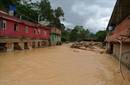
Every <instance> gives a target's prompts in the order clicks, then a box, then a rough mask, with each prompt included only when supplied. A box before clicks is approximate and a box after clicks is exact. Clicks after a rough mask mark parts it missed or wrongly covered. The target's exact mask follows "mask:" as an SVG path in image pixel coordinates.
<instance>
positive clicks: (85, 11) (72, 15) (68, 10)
mask: <svg viewBox="0 0 130 85" xmlns="http://www.w3.org/2000/svg"><path fill="white" fill-rule="evenodd" d="M50 1H51V4H52V6H53V8H56V7H58V6H61V7H62V8H63V10H64V12H65V19H66V21H64V22H63V23H65V25H66V26H69V27H73V26H75V25H83V26H85V27H87V28H89V29H90V30H91V31H92V32H96V31H98V30H103V29H105V28H106V26H107V23H108V21H109V18H110V16H111V13H112V10H113V7H114V4H115V2H116V0H50ZM68 24H69V25H68ZM71 25H72V26H71Z"/></svg>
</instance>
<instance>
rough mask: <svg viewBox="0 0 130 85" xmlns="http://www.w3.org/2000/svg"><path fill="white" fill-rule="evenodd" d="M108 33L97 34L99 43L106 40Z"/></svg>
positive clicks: (100, 32) (99, 32)
mask: <svg viewBox="0 0 130 85" xmlns="http://www.w3.org/2000/svg"><path fill="white" fill-rule="evenodd" d="M106 35H107V32H106V31H98V32H97V33H96V38H97V40H98V41H100V42H103V41H104V40H105V38H106Z"/></svg>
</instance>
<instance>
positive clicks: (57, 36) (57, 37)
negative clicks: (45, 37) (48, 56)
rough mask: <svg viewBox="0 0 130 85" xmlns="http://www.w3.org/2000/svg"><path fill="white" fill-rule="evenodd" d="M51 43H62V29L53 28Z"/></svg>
mask: <svg viewBox="0 0 130 85" xmlns="http://www.w3.org/2000/svg"><path fill="white" fill-rule="evenodd" d="M50 43H51V45H61V30H60V29H58V28H56V27H52V28H51V35H50Z"/></svg>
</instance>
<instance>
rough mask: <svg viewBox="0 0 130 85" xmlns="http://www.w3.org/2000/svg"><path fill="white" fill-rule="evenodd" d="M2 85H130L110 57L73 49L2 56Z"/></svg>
mask: <svg viewBox="0 0 130 85" xmlns="http://www.w3.org/2000/svg"><path fill="white" fill-rule="evenodd" d="M0 85H130V82H128V81H127V80H123V78H122V76H121V74H120V71H119V63H118V61H116V60H115V59H114V58H113V57H111V56H109V55H107V54H101V53H99V52H95V51H84V50H78V49H72V48H69V45H62V46H57V47H49V48H40V49H32V50H30V51H17V52H12V53H0Z"/></svg>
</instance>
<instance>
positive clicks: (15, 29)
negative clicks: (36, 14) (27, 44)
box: [14, 23, 19, 32]
mask: <svg viewBox="0 0 130 85" xmlns="http://www.w3.org/2000/svg"><path fill="white" fill-rule="evenodd" d="M18 30H19V26H18V23H15V24H14V32H18Z"/></svg>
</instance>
